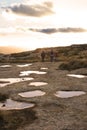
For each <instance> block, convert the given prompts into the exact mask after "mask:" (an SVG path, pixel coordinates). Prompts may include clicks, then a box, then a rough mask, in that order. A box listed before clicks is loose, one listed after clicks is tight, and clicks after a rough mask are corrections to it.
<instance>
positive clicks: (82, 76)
mask: <svg viewBox="0 0 87 130" xmlns="http://www.w3.org/2000/svg"><path fill="white" fill-rule="evenodd" d="M67 76H71V77H75V78H85V77H86V76H84V75H77V74H67Z"/></svg>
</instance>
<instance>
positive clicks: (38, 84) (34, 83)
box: [29, 82, 48, 86]
mask: <svg viewBox="0 0 87 130" xmlns="http://www.w3.org/2000/svg"><path fill="white" fill-rule="evenodd" d="M47 84H48V83H45V82H31V83H30V84H29V85H34V86H43V85H47Z"/></svg>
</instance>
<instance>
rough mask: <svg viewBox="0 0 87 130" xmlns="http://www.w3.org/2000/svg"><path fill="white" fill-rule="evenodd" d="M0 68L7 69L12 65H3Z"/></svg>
mask: <svg viewBox="0 0 87 130" xmlns="http://www.w3.org/2000/svg"><path fill="white" fill-rule="evenodd" d="M0 67H3V68H5V67H11V65H1V66H0Z"/></svg>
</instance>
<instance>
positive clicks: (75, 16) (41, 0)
mask: <svg viewBox="0 0 87 130" xmlns="http://www.w3.org/2000/svg"><path fill="white" fill-rule="evenodd" d="M86 17H87V0H0V46H17V47H22V48H24V49H26V50H28V49H36V48H41V47H50V46H51V47H54V46H57V47H58V46H67V45H72V44H84V43H85V44H86V43H87V18H86Z"/></svg>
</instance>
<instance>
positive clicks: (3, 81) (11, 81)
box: [0, 78, 33, 87]
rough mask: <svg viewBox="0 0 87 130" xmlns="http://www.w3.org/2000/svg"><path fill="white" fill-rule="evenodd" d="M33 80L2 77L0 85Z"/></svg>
mask: <svg viewBox="0 0 87 130" xmlns="http://www.w3.org/2000/svg"><path fill="white" fill-rule="evenodd" d="M28 80H33V78H3V79H0V87H4V86H6V85H9V84H13V83H18V82H23V81H28Z"/></svg>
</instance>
